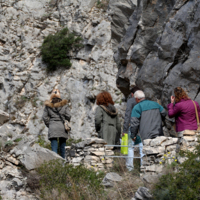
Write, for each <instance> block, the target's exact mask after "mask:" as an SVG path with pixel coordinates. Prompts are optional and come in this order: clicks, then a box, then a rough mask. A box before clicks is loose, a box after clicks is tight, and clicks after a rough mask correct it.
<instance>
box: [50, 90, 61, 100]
mask: <svg viewBox="0 0 200 200" xmlns="http://www.w3.org/2000/svg"><path fill="white" fill-rule="evenodd" d="M54 98H60V90H59V89H53V91H52V93H51V96H50V100H52V99H54Z"/></svg>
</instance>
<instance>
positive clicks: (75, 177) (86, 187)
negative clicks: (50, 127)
mask: <svg viewBox="0 0 200 200" xmlns="http://www.w3.org/2000/svg"><path fill="white" fill-rule="evenodd" d="M37 173H38V174H39V176H40V188H39V190H40V198H41V199H48V200H54V199H62V200H65V199H66V200H67V199H70V200H77V199H82V200H86V199H87V200H90V199H91V200H93V199H99V200H100V199H104V190H103V186H102V185H101V182H102V179H103V177H104V175H105V174H104V173H103V172H95V171H94V170H92V169H91V170H90V169H86V168H85V167H84V166H77V167H73V166H72V165H65V164H63V163H62V162H61V161H59V160H52V161H50V162H45V163H44V164H42V165H41V166H40V167H39V168H38V169H37Z"/></svg>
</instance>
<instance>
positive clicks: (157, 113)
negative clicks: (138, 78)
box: [130, 90, 167, 141]
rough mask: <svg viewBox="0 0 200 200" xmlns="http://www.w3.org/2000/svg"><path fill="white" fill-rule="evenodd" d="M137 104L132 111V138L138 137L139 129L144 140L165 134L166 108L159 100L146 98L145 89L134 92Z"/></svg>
mask: <svg viewBox="0 0 200 200" xmlns="http://www.w3.org/2000/svg"><path fill="white" fill-rule="evenodd" d="M134 98H135V100H136V102H137V105H136V106H134V108H133V110H132V113H131V128H130V130H131V138H132V139H133V140H135V139H136V136H137V134H138V130H139V133H140V136H141V139H142V141H143V140H145V139H153V138H156V137H157V136H161V135H163V130H162V119H164V118H165V116H166V114H167V113H166V111H165V109H164V108H163V107H162V106H161V105H159V104H158V103H157V102H154V101H150V100H146V99H145V94H144V92H143V91H141V90H138V91H136V92H135V93H134Z"/></svg>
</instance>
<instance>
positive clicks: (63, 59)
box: [41, 28, 82, 71]
mask: <svg viewBox="0 0 200 200" xmlns="http://www.w3.org/2000/svg"><path fill="white" fill-rule="evenodd" d="M81 41H82V38H81V37H77V36H75V34H74V33H70V32H69V30H68V29H67V28H64V29H62V30H61V31H59V32H57V33H56V34H54V35H52V34H50V35H48V36H47V37H46V38H45V39H44V42H43V44H42V46H41V55H42V61H43V62H45V63H46V64H47V71H54V70H56V69H57V68H58V67H65V68H67V69H68V68H70V67H71V62H70V55H69V53H70V51H75V50H77V49H79V48H80V47H82V43H81Z"/></svg>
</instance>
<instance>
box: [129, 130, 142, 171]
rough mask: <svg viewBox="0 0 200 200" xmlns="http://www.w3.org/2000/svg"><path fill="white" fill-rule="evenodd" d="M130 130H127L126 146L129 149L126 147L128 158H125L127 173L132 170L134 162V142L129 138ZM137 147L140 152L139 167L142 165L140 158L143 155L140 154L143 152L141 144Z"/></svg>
mask: <svg viewBox="0 0 200 200" xmlns="http://www.w3.org/2000/svg"><path fill="white" fill-rule="evenodd" d="M130 134H131V133H130V130H129V133H128V135H129V137H128V145H129V146H130V147H128V157H129V158H126V167H127V169H128V170H129V171H131V170H133V169H134V165H133V161H134V145H135V142H133V140H132V139H131V138H130ZM137 145H138V146H139V151H140V165H142V157H143V156H144V154H143V153H142V150H143V144H142V142H141V143H139V144H137Z"/></svg>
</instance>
